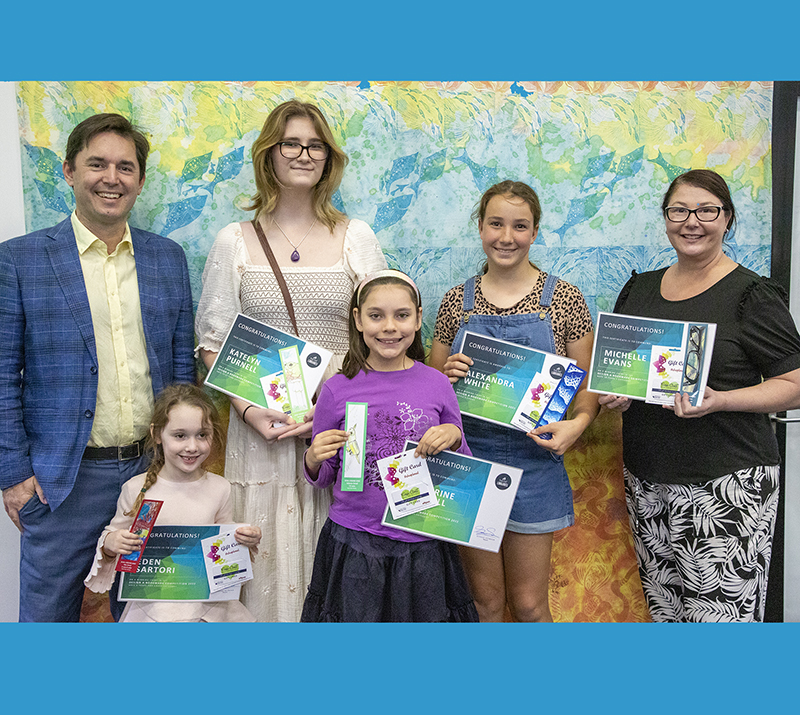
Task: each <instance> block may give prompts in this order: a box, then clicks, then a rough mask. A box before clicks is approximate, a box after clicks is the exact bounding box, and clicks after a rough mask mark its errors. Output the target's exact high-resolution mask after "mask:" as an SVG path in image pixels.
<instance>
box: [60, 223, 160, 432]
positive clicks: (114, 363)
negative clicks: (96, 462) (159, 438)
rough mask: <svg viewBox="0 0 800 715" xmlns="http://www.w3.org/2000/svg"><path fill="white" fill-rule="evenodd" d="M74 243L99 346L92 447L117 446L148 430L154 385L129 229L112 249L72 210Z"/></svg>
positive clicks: (127, 227) (126, 229) (95, 337)
mask: <svg viewBox="0 0 800 715" xmlns="http://www.w3.org/2000/svg"><path fill="white" fill-rule="evenodd" d="M72 228H73V230H74V231H75V240H76V242H77V244H78V253H79V254H80V260H81V268H82V269H83V278H84V282H85V283H86V293H87V295H88V297H89V307H90V308H91V311H92V326H93V327H94V339H95V343H96V345H97V362H98V370H97V378H98V379H97V407H96V409H95V413H94V422H93V423H92V433H91V435H90V437H89V445H88V446H90V447H115V446H118V445H124V444H130V443H131V442H136V441H137V440H139V439H141V438H142V437H144V436H145V435H146V434H147V431H148V429H149V427H150V419H151V417H152V414H153V385H152V381H151V379H150V363H149V361H148V359H147V348H146V345H145V339H144V327H143V325H142V311H141V307H140V305H139V284H138V283H137V280H136V261H135V259H134V255H133V243H131V231H130V227H129V226H128V225H127V224H125V235H124V236H123V238H122V241H121V242H120V244H119V245H118V246H117V247H116V249H114V252H113V253H109V252H108V247H107V246H106V244H105V243H103V242H102V241H101V240H100V239H99V238H97V237H96V236H95V235H94V234H93V233H92V232H91V231H90V230H89V229H88V228H86V226H84V225H83V224H82V223H81V222H80V220H79V219H78V217H77V216H76V215H75V212H73V213H72Z"/></svg>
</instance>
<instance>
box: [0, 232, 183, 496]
mask: <svg viewBox="0 0 800 715" xmlns="http://www.w3.org/2000/svg"><path fill="white" fill-rule="evenodd" d="M131 240H132V242H133V251H134V257H135V259H136V274H137V279H138V283H139V301H140V305H141V312H142V324H143V326H144V336H145V342H146V345H147V357H148V360H149V362H150V375H151V378H152V383H153V392H154V393H155V394H158V393H159V392H160V391H161V390H162V389H163V388H164V387H165V386H166V385H169V384H170V383H171V382H194V379H195V367H194V356H193V349H194V329H193V325H192V294H191V289H190V287H189V273H188V268H187V265H186V256H185V254H184V252H183V249H182V248H181V247H180V246H179V245H178V244H177V243H175V242H174V241H172V240H170V239H168V238H164V237H163V236H158V235H156V234H154V233H147V232H146V231H140V230H138V229H135V228H131ZM97 371H98V365H97V350H96V346H95V339H94V331H93V329H92V314H91V310H90V308H89V299H88V297H87V295H86V286H85V285H84V279H83V271H82V270H81V264H80V258H79V254H78V247H77V245H76V243H75V233H74V232H73V230H72V222H71V221H70V219H69V218H67V220H66V221H62V222H61V223H60V224H58V225H57V226H53V227H52V228H48V229H44V230H42V231H35V232H33V233H30V234H28V235H27V236H20V237H19V238H12V239H10V240H8V241H5V242H2V243H0V488H3V489H5V488H7V487H10V486H13V485H14V484H18V483H19V482H22V481H25V480H26V479H28V478H29V477H31V476H32V475H36V478H37V480H38V481H39V483H40V484H41V486H42V489H43V490H44V493H45V496H46V497H47V501H48V503H49V504H50V508H51V509H55V508H56V507H57V506H58V505H59V504H61V502H63V501H64V499H66V497H67V495H68V494H69V493H70V491H71V489H72V485H73V484H74V483H75V476H76V474H77V473H78V468H79V466H80V461H81V456H82V455H83V451H84V449H85V448H86V443H87V442H88V441H89V434H90V432H91V431H92V422H93V419H94V411H95V403H96V400H97Z"/></svg>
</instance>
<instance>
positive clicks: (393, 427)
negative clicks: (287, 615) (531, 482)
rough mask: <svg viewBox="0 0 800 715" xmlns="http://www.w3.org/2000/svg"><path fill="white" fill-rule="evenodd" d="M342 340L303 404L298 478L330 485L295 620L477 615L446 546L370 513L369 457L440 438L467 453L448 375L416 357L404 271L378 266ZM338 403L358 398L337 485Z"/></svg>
mask: <svg viewBox="0 0 800 715" xmlns="http://www.w3.org/2000/svg"><path fill="white" fill-rule="evenodd" d="M350 307H351V311H350V326H349V330H350V349H349V351H348V353H347V356H346V357H345V359H344V365H343V367H342V372H341V373H340V374H338V375H335V376H333V377H332V378H330V379H329V380H328V381H327V382H326V383H325V384H324V386H323V388H322V391H321V392H320V396H319V399H318V401H317V406H316V412H315V414H314V432H313V440H312V443H311V446H310V447H309V449H308V450H307V451H306V454H305V459H304V462H305V475H306V479H308V481H309V482H310V483H311V484H313V485H314V486H317V487H320V488H324V487H328V486H330V485H333V505H332V506H331V509H330V513H329V518H328V520H327V522H326V523H325V526H324V527H323V529H322V533H321V534H320V537H319V541H318V543H317V550H316V554H315V558H314V571H313V575H312V578H311V584H310V586H309V588H308V595H307V596H306V600H305V604H304V606H303V615H302V618H301V620H302V621H316V622H319V621H346V622H359V621H360V622H367V621H368V622H380V621H394V622H397V621H409V622H422V621H428V622H436V621H477V620H478V615H477V611H476V610H475V606H474V604H473V602H472V596H471V595H470V592H469V587H468V585H467V582H466V578H465V576H464V572H463V569H462V566H461V561H460V557H459V554H458V550H457V548H456V547H455V546H454V545H453V544H450V543H446V542H443V541H438V540H435V539H429V538H426V537H424V536H420V535H417V534H411V533H408V532H405V531H400V530H398V529H393V528H391V527H388V526H384V525H382V524H381V519H382V517H383V513H384V511H385V510H386V506H387V500H386V496H385V493H384V490H383V485H382V483H381V479H380V475H379V474H378V469H377V465H376V461H377V460H379V459H381V458H383V457H388V456H390V455H393V454H397V453H398V452H401V451H402V450H403V449H404V447H405V442H406V440H412V441H415V442H418V446H417V448H416V454H417V455H418V456H419V455H421V456H426V457H427V456H430V455H433V454H437V453H439V452H441V451H442V450H443V449H452V450H457V451H459V452H461V453H462V454H467V455H469V454H470V452H469V449H468V447H467V445H466V442H465V441H464V439H463V435H462V426H461V414H460V412H459V409H458V402H457V401H456V397H455V393H454V392H453V389H452V387H451V385H450V381H449V380H448V379H447V378H446V377H445V376H444V375H442V374H441V373H440V372H438V371H437V370H434V369H433V368H430V367H427V366H426V365H425V364H424V363H423V360H424V358H425V355H424V349H423V347H422V338H421V335H420V328H421V326H422V306H421V305H420V297H419V290H418V289H417V287H416V285H415V284H414V282H413V281H412V280H411V279H410V278H409V277H408V276H407V275H405V274H404V273H401V272H400V271H394V270H383V271H378V272H377V273H373V274H371V275H369V276H367V277H366V278H365V279H364V280H363V281H362V282H361V284H360V285H359V286H358V288H357V290H356V292H355V293H354V295H353V299H352V301H351V306H350ZM348 402H366V403H368V412H367V433H366V449H365V451H366V454H365V467H364V487H363V491H360V492H354V491H344V492H343V491H342V490H341V479H340V478H339V477H340V472H341V457H342V447H343V446H344V445H345V443H346V441H347V437H348V434H347V432H346V431H345V430H344V421H345V406H346V404H347V403H348Z"/></svg>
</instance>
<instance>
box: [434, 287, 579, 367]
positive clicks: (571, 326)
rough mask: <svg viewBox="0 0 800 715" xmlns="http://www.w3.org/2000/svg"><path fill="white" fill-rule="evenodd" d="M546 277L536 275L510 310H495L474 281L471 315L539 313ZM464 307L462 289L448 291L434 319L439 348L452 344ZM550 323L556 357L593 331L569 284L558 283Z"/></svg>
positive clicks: (577, 294) (435, 338) (550, 308)
mask: <svg viewBox="0 0 800 715" xmlns="http://www.w3.org/2000/svg"><path fill="white" fill-rule="evenodd" d="M546 279H547V274H546V273H545V272H544V271H539V278H538V279H537V281H536V283H535V284H534V286H533V289H532V290H531V292H530V293H529V294H528V295H526V296H525V297H524V298H523V299H522V300H521V301H519V303H517V304H516V305H512V306H511V307H510V308H498V307H497V306H495V305H492V304H491V303H490V302H489V301H488V300H486V298H484V297H483V293H482V292H481V277H480V276H478V278H477V279H476V281H475V310H474V311H473V314H474V315H520V314H526V313H538V312H540V311H541V310H542V307H541V306H540V305H539V298H541V295H542V290H543V289H544V282H545V280H546ZM463 306H464V286H463V285H459V286H455V288H451V289H450V290H449V291H447V293H445V296H444V298H442V304H441V305H440V306H439V314H438V315H437V317H436V327H435V328H434V332H433V339H434V340H438V341H439V342H440V343H442V345H447V346H450V345H452V344H453V340H455V337H456V333H457V332H458V327H459V325H460V324H461V316H462V314H463V312H464V311H463ZM548 310H550V320H551V322H552V325H553V335H554V337H555V342H556V352H557V353H558V354H559V355H566V354H567V343H573V342H575V341H576V340H580V339H581V338H582V337H584V336H585V335H587V334H588V333H591V332H592V331H593V330H594V327H593V325H592V314H591V313H590V312H589V307H588V306H587V305H586V301H585V300H584V298H583V294H582V293H581V292H580V290H578V288H576V287H575V286H574V285H572V284H571V283H567V282H566V281H562V280H559V281H558V283H556V288H555V291H554V293H553V301H552V304H551V305H550V307H549V309H548Z"/></svg>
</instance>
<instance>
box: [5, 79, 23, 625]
mask: <svg viewBox="0 0 800 715" xmlns="http://www.w3.org/2000/svg"><path fill="white" fill-rule="evenodd" d="M0 167H2V171H0V240H5V239H7V238H12V237H13V236H20V235H22V234H23V233H25V214H24V209H23V204H22V163H21V160H20V147H19V124H18V122H17V101H16V94H15V90H14V83H13V82H0ZM18 611H19V532H18V531H17V529H16V527H15V526H14V524H13V523H12V521H11V519H9V518H8V516H7V515H6V514H5V512H2V513H0V621H16V620H17V617H18Z"/></svg>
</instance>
